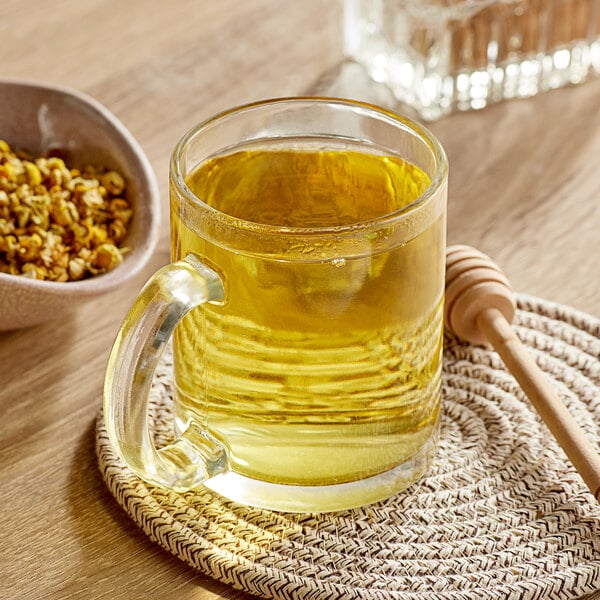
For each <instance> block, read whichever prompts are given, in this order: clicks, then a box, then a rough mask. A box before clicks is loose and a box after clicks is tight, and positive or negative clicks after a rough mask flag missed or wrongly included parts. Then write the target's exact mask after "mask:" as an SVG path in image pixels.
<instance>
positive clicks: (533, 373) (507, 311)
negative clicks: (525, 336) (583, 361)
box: [444, 246, 600, 501]
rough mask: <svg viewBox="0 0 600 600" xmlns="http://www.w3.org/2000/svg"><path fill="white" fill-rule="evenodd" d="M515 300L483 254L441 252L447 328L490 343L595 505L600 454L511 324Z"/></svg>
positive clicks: (599, 493)
mask: <svg viewBox="0 0 600 600" xmlns="http://www.w3.org/2000/svg"><path fill="white" fill-rule="evenodd" d="M514 314H515V300H514V294H513V290H512V288H511V285H510V282H509V281H508V279H507V278H506V276H505V275H504V274H503V273H502V271H501V270H500V269H499V267H498V266H497V265H496V264H495V263H494V262H493V261H492V260H491V259H490V258H489V257H488V256H486V255H485V254H483V253H481V252H479V251H478V250H476V249H475V248H471V247H470V246H450V247H448V249H447V250H446V301H445V309H444V319H445V323H446V327H447V328H448V329H449V330H451V331H453V332H454V333H455V334H456V335H457V336H458V337H459V338H461V339H463V340H465V341H467V342H471V343H473V344H484V343H485V342H490V343H491V344H492V346H493V347H494V349H495V350H496V352H498V354H499V355H500V357H501V358H502V360H503V361H504V364H505V365H506V366H507V368H508V370H509V371H510V372H511V373H512V375H513V376H514V377H515V379H516V380H517V382H518V383H519V385H520V386H521V388H522V389H523V391H524V392H525V394H526V395H527V397H528V398H529V400H530V401H531V404H532V405H533V406H534V408H535V409H536V410H537V412H538V413H539V415H540V416H541V418H542V420H543V421H544V423H545V424H546V426H547V427H548V429H549V430H550V431H551V432H552V434H553V435H554V437H555V438H556V440H557V442H558V443H559V444H560V445H561V447H562V448H563V450H564V451H565V454H566V455H567V456H568V458H569V459H570V460H571V462H572V463H573V465H574V467H575V468H576V469H577V471H578V472H579V474H580V475H581V477H582V479H583V480H584V481H585V483H586V484H587V486H588V487H589V488H590V490H591V492H592V494H594V496H595V498H596V500H598V501H600V455H599V454H598V453H597V452H596V450H595V449H594V447H593V446H592V444H591V443H590V441H589V440H588V439H587V438H586V436H585V433H584V432H583V430H582V429H581V428H580V427H579V425H577V423H576V421H575V419H573V417H572V415H571V413H570V412H569V411H568V410H567V408H566V407H565V405H564V403H563V402H562V401H561V400H560V398H559V397H558V396H557V394H556V392H555V391H554V390H553V389H552V387H551V386H550V384H549V383H548V381H547V380H546V378H545V377H544V374H543V373H542V371H541V370H540V368H539V367H538V366H537V364H536V363H535V361H534V360H533V358H532V357H531V355H530V354H529V353H528V352H527V350H526V349H525V347H524V346H523V344H522V343H521V341H520V340H519V338H518V337H517V335H516V334H515V332H514V331H513V329H512V327H511V325H510V323H511V322H512V320H513V317H514Z"/></svg>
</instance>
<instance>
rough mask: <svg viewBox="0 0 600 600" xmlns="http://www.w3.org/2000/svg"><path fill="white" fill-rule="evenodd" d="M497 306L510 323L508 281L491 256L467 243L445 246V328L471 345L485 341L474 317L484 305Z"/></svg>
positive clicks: (511, 304)
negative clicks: (465, 244)
mask: <svg viewBox="0 0 600 600" xmlns="http://www.w3.org/2000/svg"><path fill="white" fill-rule="evenodd" d="M490 307H494V308H497V309H498V310H499V311H500V312H501V313H502V314H503V315H504V317H505V318H506V320H507V321H508V322H509V323H510V322H511V321H512V320H513V317H514V314H515V308H516V307H515V300H514V294H513V290H512V287H511V285H510V282H509V281H508V279H507V278H506V276H505V275H504V273H502V271H501V270H500V268H499V267H498V266H497V265H496V264H495V263H494V261H492V259H491V258H490V257H489V256H487V255H485V254H483V253H482V252H479V250H476V249H475V248H471V247H470V246H462V245H460V246H449V247H448V248H447V249H446V300H445V307H444V321H445V325H446V328H447V329H449V330H450V331H453V332H454V334H455V335H457V336H458V337H459V338H461V339H463V340H465V341H467V342H470V343H472V344H485V343H486V341H487V340H486V338H485V335H484V334H483V332H482V331H481V330H480V328H479V327H478V324H477V318H478V317H479V315H480V314H481V313H482V311H483V310H485V309H486V308H490Z"/></svg>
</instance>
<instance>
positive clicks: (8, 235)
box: [0, 139, 133, 281]
mask: <svg viewBox="0 0 600 600" xmlns="http://www.w3.org/2000/svg"><path fill="white" fill-rule="evenodd" d="M126 192H127V184H126V181H125V178H124V177H123V176H122V175H121V174H120V173H118V172H116V171H113V170H107V169H99V168H98V167H93V166H88V167H85V168H84V169H81V170H79V169H72V168H69V167H68V166H67V165H66V164H65V162H64V160H63V159H62V158H60V157H58V156H50V157H38V158H35V157H32V156H29V155H27V154H25V153H22V152H19V153H17V152H15V151H14V150H13V149H11V147H10V145H9V144H8V143H7V142H6V141H4V140H2V139H0V272H3V273H9V274H12V275H22V276H24V277H30V278H34V279H44V280H49V281H77V280H80V279H85V278H86V277H92V276H94V275H99V274H101V273H105V272H107V271H110V270H111V269H113V268H114V267H116V266H117V265H118V264H120V263H121V262H122V261H123V254H124V253H125V252H126V251H127V248H125V247H123V243H124V241H125V239H126V237H127V233H128V231H129V225H130V223H131V219H132V217H133V207H132V206H131V204H130V202H129V200H127V197H126Z"/></svg>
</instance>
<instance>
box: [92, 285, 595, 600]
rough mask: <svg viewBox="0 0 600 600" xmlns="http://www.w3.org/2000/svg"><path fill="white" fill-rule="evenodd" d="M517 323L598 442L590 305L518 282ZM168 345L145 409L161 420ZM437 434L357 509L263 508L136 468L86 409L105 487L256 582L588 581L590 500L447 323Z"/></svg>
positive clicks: (445, 588)
mask: <svg viewBox="0 0 600 600" xmlns="http://www.w3.org/2000/svg"><path fill="white" fill-rule="evenodd" d="M517 300H518V310H517V314H516V318H515V323H514V326H515V329H516V331H517V334H518V335H519V337H520V338H521V340H522V341H523V342H524V343H525V345H526V346H527V347H528V348H529V350H530V351H531V352H532V353H533V355H534V356H535V359H536V360H537V363H538V364H539V366H540V367H541V368H542V370H543V371H545V372H546V374H547V376H548V377H549V378H550V380H551V381H552V382H553V385H554V386H555V388H556V390H557V391H558V393H559V395H560V396H561V397H562V398H563V399H564V402H565V403H566V405H567V406H568V408H569V409H570V410H571V412H572V414H573V415H574V417H575V418H576V420H577V421H578V423H579V424H580V425H581V427H582V428H583V429H584V431H585V432H586V433H587V435H588V436H589V437H590V439H591V440H592V441H593V443H595V444H597V445H598V447H599V449H600V320H598V319H596V318H593V317H591V316H589V315H586V314H583V313H580V312H577V311H574V310H573V309H571V308H568V307H565V306H560V305H557V304H553V303H549V302H547V301H543V300H540V299H537V298H533V297H530V296H524V295H519V296H518V297H517ZM170 361H171V356H170V355H169V354H168V353H167V354H166V356H165V357H164V359H163V362H162V363H161V366H160V368H159V370H158V371H157V376H156V380H155V383H154V390H153V394H152V410H153V412H152V415H151V422H152V424H153V427H154V428H155V432H154V435H155V438H156V440H157V443H158V444H159V445H160V444H161V443H165V442H166V440H167V438H168V437H169V436H170V435H172V434H171V425H170V423H171V415H170V411H171V389H170V367H171V364H170ZM443 393H444V403H443V406H444V408H443V420H442V431H441V440H440V447H439V451H438V454H437V457H436V460H435V462H434V465H433V467H432V468H431V470H430V472H429V474H428V476H427V477H425V478H423V479H422V480H420V481H419V482H417V483H416V484H414V485H413V486H411V487H410V488H409V489H408V490H407V491H405V492H402V493H400V494H397V495H396V496H394V497H392V498H390V499H388V500H386V501H383V502H379V503H377V504H373V505H370V506H367V507H365V508H362V509H354V510H349V511H343V512H337V513H329V514H321V515H313V514H290V513H275V512H270V511H267V510H261V509H254V508H249V507H245V506H241V505H238V504H235V503H233V502H229V501H227V500H224V499H222V498H221V497H219V496H218V495H216V494H214V493H213V492H211V491H210V490H207V489H201V490H199V491H197V492H194V493H185V494H178V493H173V492H167V491H165V490H162V489H159V488H157V487H153V486H151V485H148V484H145V483H144V482H142V481H140V480H139V479H138V478H137V477H136V476H135V475H134V474H133V473H132V472H131V471H130V470H129V469H128V468H127V467H126V466H125V465H124V464H123V463H122V462H121V461H120V459H119V458H118V456H117V454H116V452H115V450H114V448H113V447H112V445H111V443H110V441H109V439H108V437H107V434H106V430H105V428H104V422H103V418H102V414H100V416H99V418H98V426H97V453H98V459H99V465H100V469H101V471H102V474H103V476H104V479H105V481H106V483H107V485H108V487H109V488H110V490H111V492H112V493H113V495H114V496H115V498H116V499H117V500H118V502H119V503H120V504H121V506H123V508H124V509H125V510H126V511H127V513H128V514H129V515H130V516H131V518H132V519H133V520H134V521H135V522H136V523H137V524H138V525H139V526H140V527H141V528H142V529H143V530H144V531H145V532H146V534H147V535H148V536H149V537H150V538H151V539H152V540H153V541H155V542H157V543H159V544H160V545H161V546H163V547H164V548H166V549H167V550H169V551H170V552H172V553H173V554H174V555H176V556H177V557H179V558H180V559H181V560H183V561H185V562H186V563H188V564H189V565H191V566H192V567H193V568H194V569H197V570H198V571H201V572H202V573H205V574H207V575H209V576H210V577H213V578H215V579H217V580H220V581H222V582H224V583H226V584H229V585H231V586H233V587H235V588H237V589H240V590H245V591H247V592H249V593H251V594H255V595H257V596H260V597H263V598H278V599H282V600H286V599H290V600H292V599H298V600H300V599H301V600H309V599H311V600H320V599H323V600H332V599H336V598H344V599H346V598H348V599H354V598H361V599H368V600H384V599H397V600H416V599H423V600H442V599H448V600H449V599H453V600H462V599H464V600H472V599H473V600H481V599H503V600H504V599H515V600H517V599H518V600H524V599H525V600H527V599H533V598H535V599H539V598H550V599H557V600H569V599H573V598H581V597H584V596H586V595H589V594H593V593H594V592H597V591H599V590H600V505H598V503H597V502H596V501H595V500H594V498H593V497H592V495H591V494H590V493H589V492H588V491H587V488H586V487H585V485H584V484H583V483H582V481H581V480H580V478H579V476H578V475H577V473H576V472H575V471H574V469H573V468H572V466H571V465H570V464H569V463H568V461H567V459H566V458H565V456H564V454H563V452H562V450H561V449H560V447H559V446H558V445H557V444H556V442H555V441H554V439H553V438H552V436H551V435H550V434H549V433H548V431H547V430H546V429H545V427H544V425H543V424H542V423H541V421H540V420H539V418H538V417H537V415H536V414H535V412H534V411H533V409H532V408H531V407H530V405H529V402H528V401H527V399H526V398H525V397H524V396H523V394H522V392H521V391H520V389H519V388H518V386H517V384H516V383H515V381H514V380H513V378H512V377H511V376H510V375H509V374H508V373H507V372H506V370H505V368H504V366H503V364H502V362H501V361H500V359H499V357H498V356H497V354H496V353H495V352H493V351H491V350H487V349H484V348H478V347H472V346H469V345H464V344H461V343H459V342H458V341H457V340H455V339H452V338H448V339H447V340H446V346H445V364H444V380H443Z"/></svg>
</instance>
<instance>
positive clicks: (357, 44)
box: [344, 0, 600, 120]
mask: <svg viewBox="0 0 600 600" xmlns="http://www.w3.org/2000/svg"><path fill="white" fill-rule="evenodd" d="M344 10H345V15H344V36H345V48H346V53H347V54H348V55H349V56H350V57H352V58H353V59H355V60H356V61H357V62H359V63H361V64H363V65H364V66H365V67H366V69H367V71H368V72H369V74H370V75H371V77H372V78H373V79H374V80H376V81H379V82H383V83H385V84H387V85H388V86H389V87H390V88H391V90H392V92H393V93H394V96H395V97H396V98H397V99H398V100H400V101H402V102H404V103H406V104H407V105H409V106H411V107H412V108H414V109H415V110H416V111H417V112H418V114H419V115H420V116H421V118H423V119H427V120H434V119H437V118H439V117H441V116H442V115H444V114H447V113H449V112H451V111H453V110H467V109H477V108H483V107H484V106H487V105H488V104H491V103H494V102H498V101H500V100H504V99H508V98H523V97H528V96H533V95H535V94H537V93H539V92H543V91H545V90H549V89H553V88H558V87H562V86H564V85H567V84H575V83H580V82H582V81H584V80H585V79H586V78H587V77H588V76H590V75H592V74H599V73H600V5H599V4H598V2H597V0H345V9H344Z"/></svg>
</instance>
